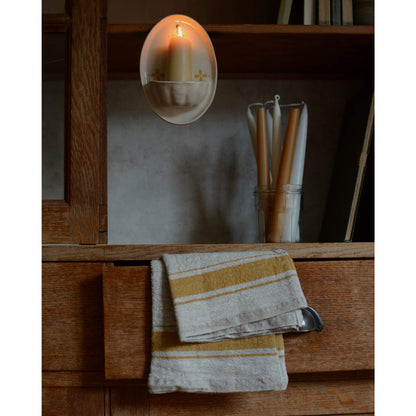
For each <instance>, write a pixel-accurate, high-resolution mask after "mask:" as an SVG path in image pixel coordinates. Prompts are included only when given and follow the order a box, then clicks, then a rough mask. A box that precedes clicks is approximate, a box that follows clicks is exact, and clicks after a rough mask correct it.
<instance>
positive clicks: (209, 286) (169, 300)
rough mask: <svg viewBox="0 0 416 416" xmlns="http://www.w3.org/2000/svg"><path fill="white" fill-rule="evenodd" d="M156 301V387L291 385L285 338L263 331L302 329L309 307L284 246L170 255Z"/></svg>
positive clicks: (162, 264) (162, 266)
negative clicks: (287, 366) (288, 375)
mask: <svg viewBox="0 0 416 416" xmlns="http://www.w3.org/2000/svg"><path fill="white" fill-rule="evenodd" d="M168 279H169V282H168ZM152 299H153V304H152V305H153V306H152V311H153V331H152V360H151V371H150V375H149V388H150V391H151V392H152V393H166V392H171V391H176V390H179V391H188V392H237V391H241V392H243V391H261V390H284V389H285V388H286V387H287V382H288V379H287V373H286V366H285V358H284V346H283V337H282V335H281V334H279V335H276V336H274V335H264V334H275V333H280V332H285V331H289V330H297V329H298V328H299V325H300V324H301V322H302V319H303V318H302V313H301V311H300V308H302V307H305V306H307V303H306V300H305V297H304V296H303V293H302V289H301V287H300V284H299V280H298V277H297V274H296V270H295V267H294V264H293V261H292V259H291V258H290V257H289V255H288V254H287V253H286V252H284V251H282V250H275V251H261V252H243V253H206V254H205V253H204V254H183V255H165V256H163V261H159V260H157V261H153V262H152ZM178 327H179V328H178ZM253 335H256V336H253ZM257 335H264V336H257ZM246 337H249V338H246ZM179 338H180V339H179ZM233 338H242V339H238V340H237V339H233ZM184 341H185V342H184ZM207 341H209V342H207ZM196 342H201V343H196Z"/></svg>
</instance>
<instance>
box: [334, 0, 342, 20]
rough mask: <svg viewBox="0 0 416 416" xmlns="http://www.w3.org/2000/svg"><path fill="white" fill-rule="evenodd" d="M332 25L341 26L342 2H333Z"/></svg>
mask: <svg viewBox="0 0 416 416" xmlns="http://www.w3.org/2000/svg"><path fill="white" fill-rule="evenodd" d="M331 23H332V24H333V25H340V24H341V23H342V19H341V0H331Z"/></svg>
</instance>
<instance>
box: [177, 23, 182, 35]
mask: <svg viewBox="0 0 416 416" xmlns="http://www.w3.org/2000/svg"><path fill="white" fill-rule="evenodd" d="M176 33H177V35H178V36H181V37H183V33H182V28H181V25H176Z"/></svg>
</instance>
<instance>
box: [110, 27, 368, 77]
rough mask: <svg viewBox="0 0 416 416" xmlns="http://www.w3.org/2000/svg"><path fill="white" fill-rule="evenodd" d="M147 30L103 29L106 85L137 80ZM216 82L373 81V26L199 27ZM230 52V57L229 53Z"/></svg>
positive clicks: (138, 28)
mask: <svg viewBox="0 0 416 416" xmlns="http://www.w3.org/2000/svg"><path fill="white" fill-rule="evenodd" d="M152 27H153V25H150V24H140V25H108V72H109V78H110V79H138V78H139V60H140V51H141V48H142V46H143V43H144V40H145V38H146V36H147V34H148V33H149V31H150V30H151V28H152ZM204 28H205V30H206V31H207V32H208V34H209V36H210V37H211V40H212V43H213V45H214V49H215V53H216V57H217V62H218V72H219V77H220V78H298V79H302V78H305V79H318V78H320V79H331V78H334V79H336V78H340V79H342V78H358V79H365V78H371V77H372V76H373V69H374V68H373V66H374V27H373V26H319V25H314V26H303V25H285V26H283V25H249V24H243V25H213V24H209V25H204ZM230 51H232V53H230Z"/></svg>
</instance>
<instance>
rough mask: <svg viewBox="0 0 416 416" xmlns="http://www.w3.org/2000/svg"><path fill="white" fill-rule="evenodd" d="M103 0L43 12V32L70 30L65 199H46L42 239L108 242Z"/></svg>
mask: <svg viewBox="0 0 416 416" xmlns="http://www.w3.org/2000/svg"><path fill="white" fill-rule="evenodd" d="M106 7H107V2H106V1H105V0H97V1H95V2H91V1H88V0H74V1H72V2H71V12H72V13H71V14H72V16H71V18H68V17H66V16H61V15H56V16H55V15H52V16H45V17H44V19H43V31H44V32H65V33H67V34H68V39H69V40H68V44H67V46H68V49H67V57H68V65H66V66H65V67H66V88H65V90H66V108H65V114H66V116H65V199H64V200H44V201H43V203H42V234H43V235H42V242H43V243H67V244H68V243H78V244H97V243H106V242H107V162H106V153H107V152H106V143H107V137H106V128H107V126H106V90H107V81H106V79H107V59H106V56H107V55H106V51H107V34H106V28H107V21H106Z"/></svg>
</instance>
